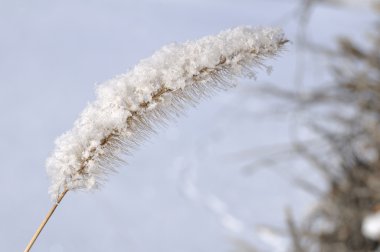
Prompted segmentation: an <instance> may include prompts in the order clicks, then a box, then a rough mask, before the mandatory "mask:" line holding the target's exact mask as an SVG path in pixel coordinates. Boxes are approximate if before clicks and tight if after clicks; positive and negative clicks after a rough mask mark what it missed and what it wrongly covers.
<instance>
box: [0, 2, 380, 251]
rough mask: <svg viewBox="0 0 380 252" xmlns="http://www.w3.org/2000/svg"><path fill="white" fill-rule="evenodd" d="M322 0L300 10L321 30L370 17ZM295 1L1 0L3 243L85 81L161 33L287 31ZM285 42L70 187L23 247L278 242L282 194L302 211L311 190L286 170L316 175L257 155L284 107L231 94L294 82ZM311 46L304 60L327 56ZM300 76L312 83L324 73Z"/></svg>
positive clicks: (31, 212)
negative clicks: (225, 87) (82, 188)
mask: <svg viewBox="0 0 380 252" xmlns="http://www.w3.org/2000/svg"><path fill="white" fill-rule="evenodd" d="M323 2H334V4H323V5H320V6H318V7H317V8H314V9H313V13H312V15H311V19H310V22H309V24H308V26H309V28H308V30H309V31H311V34H310V35H311V36H312V37H313V39H315V40H317V41H318V42H321V43H325V44H331V43H333V41H335V38H336V36H337V35H347V36H350V37H357V38H358V39H359V38H360V37H361V36H362V35H363V34H362V32H364V31H365V30H366V28H368V27H369V26H370V25H371V24H372V23H371V22H372V21H373V19H374V14H373V13H372V12H370V11H369V10H368V8H367V7H366V4H367V3H368V2H369V1H348V2H351V3H350V4H349V5H348V6H345V7H344V8H336V6H337V5H336V4H339V2H343V1H323ZM359 2H360V4H357V3H359ZM299 6H300V1H291V0H288V1H286V0H270V1H269V0H266V1H264V0H235V1H227V0H224V1H217V0H207V1H200V0H196V1H194V0H192V1H190V0H186V1H174V0H158V1H153V0H151V1H148V0H141V1H125V0H124V1H123V0H110V1H100V0H94V1H85V0H75V1H74V0H67V1H42V0H36V1H20V0H14V1H10V0H8V1H7V0H0V34H1V35H0V36H1V37H0V38H1V39H0V113H1V115H2V118H1V124H0V134H1V139H2V141H1V142H0V157H1V158H0V169H1V175H0V200H1V203H0V251H21V250H22V249H24V247H25V246H26V244H27V242H28V241H29V239H30V238H31V236H32V234H33V232H34V231H35V229H36V228H37V226H38V225H39V223H40V221H41V220H42V218H43V216H44V215H45V214H46V212H47V210H48V209H49V207H50V205H51V202H50V200H49V196H48V194H47V188H48V185H49V181H48V179H47V176H46V174H45V165H44V162H45V159H46V158H47V157H48V155H49V154H50V152H51V151H52V149H53V143H54V139H55V138H56V137H57V136H59V135H60V134H61V133H63V132H64V131H66V130H68V129H70V128H71V126H72V123H73V122H74V120H75V119H76V117H77V116H78V115H79V113H80V112H81V111H82V109H83V108H84V106H85V105H86V104H87V103H88V102H89V101H91V100H93V99H94V84H97V83H98V84H99V83H101V82H102V81H105V80H107V79H109V78H112V77H113V76H115V75H117V74H119V73H123V72H126V71H127V70H128V69H129V68H131V67H132V66H133V65H135V64H136V63H137V62H138V61H139V60H140V59H142V58H146V57H149V56H150V55H151V54H152V53H153V52H154V51H155V50H157V49H159V48H160V47H161V46H163V45H165V44H168V43H171V42H175V41H176V42H181V41H185V40H188V39H196V38H199V37H201V36H204V35H209V34H215V33H218V32H219V31H221V30H223V29H226V28H230V27H234V26H238V25H253V26H257V25H260V26H266V25H274V26H281V27H283V28H284V30H285V33H286V34H287V37H288V38H289V39H290V40H291V41H293V42H294V41H296V36H297V32H298V31H299V30H298V29H299V22H298V21H299V16H298V15H299V12H297V10H299ZM295 47H296V46H295V44H294V43H293V44H290V45H288V51H287V52H284V53H283V54H282V55H281V57H280V58H278V60H276V62H269V64H270V65H272V66H273V67H274V71H273V73H272V74H271V75H270V76H267V75H266V73H265V71H264V72H263V73H259V74H258V76H257V77H258V78H257V81H255V80H242V81H241V85H239V86H238V87H237V88H235V89H233V90H230V92H226V93H221V94H219V95H217V96H216V97H213V99H210V100H208V101H204V102H202V103H201V104H200V105H199V106H198V107H197V108H196V109H189V110H188V113H187V117H182V118H180V119H179V120H178V121H177V122H173V123H171V125H170V126H169V127H168V128H167V129H165V130H161V131H160V132H159V134H158V135H156V136H154V137H153V138H151V140H150V141H149V142H147V143H144V144H143V145H142V146H141V147H140V149H139V150H138V151H136V152H135V154H134V156H133V157H129V158H128V163H129V165H128V166H125V167H121V168H120V169H119V171H120V172H119V173H118V174H117V175H114V176H112V177H110V179H109V181H108V183H107V184H106V185H105V186H104V188H103V189H102V190H101V191H98V192H95V193H90V194H88V193H83V192H77V193H69V194H68V195H67V197H66V198H65V199H64V200H63V202H62V205H61V206H60V207H59V209H58V210H57V212H56V213H55V215H54V216H53V218H52V220H51V221H50V222H49V223H48V225H47V227H46V229H45V230H44V231H43V233H42V234H41V236H40V238H39V240H38V241H37V242H36V244H35V247H34V249H33V251H48V252H63V251H82V252H85V251H91V252H101V251H134V252H142V251H165V252H168V251H176V252H193V251H197V252H203V251H204V252H206V251H231V250H233V249H234V247H235V242H236V241H238V240H244V241H245V242H247V243H252V244H254V245H255V246H257V247H259V248H261V249H262V250H263V251H285V247H286V245H287V243H288V240H287V239H286V236H285V235H284V236H281V235H280V236H273V235H272V234H271V232H269V231H268V230H269V229H267V228H266V226H271V227H275V228H277V229H278V230H283V229H285V226H286V223H285V215H284V209H285V208H286V207H289V208H291V209H292V210H293V214H294V216H296V218H297V219H302V217H303V216H304V215H306V214H307V213H308V211H309V209H310V207H312V205H313V202H314V199H313V198H312V197H311V196H310V195H309V194H307V193H305V192H304V191H303V190H300V189H299V188H298V187H296V186H295V185H294V179H295V178H297V177H303V178H309V179H311V180H318V178H317V177H316V174H313V173H312V172H311V171H310V169H306V168H305V166H304V165H303V164H300V163H299V162H294V163H292V162H290V161H288V162H284V163H283V164H277V165H276V166H275V167H273V165H272V164H270V163H269V162H268V163H262V164H261V165H257V164H255V162H254V160H255V158H256V157H258V156H262V155H266V156H268V157H273V158H275V155H276V151H277V150H278V148H279V146H280V147H281V146H284V145H286V144H287V143H289V141H291V139H289V129H290V128H291V124H292V123H291V120H290V119H291V116H290V115H286V114H285V116H283V117H271V116H270V114H266V112H265V111H267V110H268V104H266V102H265V99H256V98H257V97H255V96H254V95H251V96H250V99H248V100H247V99H242V98H241V96H242V95H244V96H247V92H246V91H247V89H246V87H247V86H250V85H256V84H258V83H264V82H267V81H269V80H270V82H273V83H276V84H277V85H279V86H284V87H289V88H298V87H297V86H295V84H294V83H295V81H294V72H295V70H296V68H297V67H298V65H297V62H299V61H297V57H298V54H297V53H296V52H295ZM313 60H314V67H315V66H316V67H320V68H323V67H324V66H325V65H326V62H324V61H323V60H322V59H319V58H313ZM305 78H309V81H308V84H310V85H313V83H316V82H317V81H318V80H320V79H321V78H323V77H321V76H318V75H317V74H315V75H310V76H306V77H305ZM263 115H264V116H263ZM266 115H268V116H266ZM269 159H270V158H269ZM247 170H249V174H247V172H246V171H247ZM321 183H322V182H321ZM279 232H280V233H281V231H279Z"/></svg>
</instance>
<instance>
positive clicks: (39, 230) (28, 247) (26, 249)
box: [24, 189, 69, 252]
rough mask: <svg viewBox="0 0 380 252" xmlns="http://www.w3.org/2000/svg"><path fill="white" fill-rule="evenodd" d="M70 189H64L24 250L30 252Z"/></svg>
mask: <svg viewBox="0 0 380 252" xmlns="http://www.w3.org/2000/svg"><path fill="white" fill-rule="evenodd" d="M68 191H69V190H68V189H66V190H65V191H63V192H62V193H61V194H60V195H59V197H58V199H57V202H56V203H55V204H54V205H53V206H52V208H51V209H50V211H49V212H48V214H47V215H46V217H45V219H44V220H43V221H42V222H41V224H40V226H39V227H38V229H37V231H36V232H35V233H34V235H33V237H32V239H31V240H30V242H29V244H28V246H26V248H25V250H24V252H29V251H30V249H31V248H32V246H33V244H34V242H35V241H36V240H37V238H38V236H39V235H40V233H41V231H42V230H43V229H44V227H45V225H46V223H47V222H48V221H49V219H50V217H51V216H52V215H53V213H54V211H55V209H56V208H57V207H58V205H59V203H60V202H61V201H62V199H63V197H65V195H66V193H67V192H68Z"/></svg>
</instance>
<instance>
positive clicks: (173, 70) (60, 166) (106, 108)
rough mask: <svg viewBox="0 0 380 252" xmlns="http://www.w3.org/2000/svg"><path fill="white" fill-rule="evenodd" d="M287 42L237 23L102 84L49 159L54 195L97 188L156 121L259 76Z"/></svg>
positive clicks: (173, 46) (171, 49) (164, 50)
mask: <svg viewBox="0 0 380 252" xmlns="http://www.w3.org/2000/svg"><path fill="white" fill-rule="evenodd" d="M286 42H287V40H286V39H285V38H284V35H283V33H282V31H281V30H279V29H273V28H251V27H238V28H235V29H230V30H226V31H224V32H221V33H220V34H219V35H216V36H208V37H204V38H201V39H199V40H196V41H189V42H185V43H183V44H171V45H168V46H165V47H163V48H162V49H161V50H159V51H157V52H156V53H155V54H154V55H153V56H152V57H151V58H148V59H145V60H142V61H141V62H140V63H139V64H138V65H136V66H135V67H134V68H133V69H132V70H131V71H130V72H128V73H126V74H122V75H119V76H117V77H115V78H114V79H111V80H109V81H107V82H106V83H104V84H102V85H99V86H98V87H97V90H96V91H97V99H96V100H95V101H94V102H92V103H90V104H89V105H88V106H87V107H86V108H85V110H84V111H83V112H82V114H81V115H80V117H79V119H78V120H77V121H76V122H75V124H74V127H73V128H72V129H71V130H70V131H68V132H66V133H65V134H63V135H62V136H60V137H59V138H58V139H57V140H56V142H55V144H56V146H55V150H54V152H53V154H52V155H51V157H50V158H49V159H48V160H47V172H48V175H49V177H50V178H51V186H50V190H49V191H50V194H51V196H52V197H53V199H54V198H56V197H57V196H58V195H59V193H60V192H62V191H64V190H67V189H68V190H77V189H87V190H91V189H94V188H97V187H98V186H99V185H101V184H102V182H103V181H104V180H105V179H106V177H107V174H109V173H110V172H113V171H114V167H115V166H116V163H118V162H119V161H121V160H120V155H121V154H123V153H130V151H131V150H132V149H133V148H134V147H135V146H136V145H137V144H138V143H139V142H140V141H141V140H142V139H144V138H146V137H147V136H148V135H149V133H151V132H153V131H154V128H156V126H157V125H160V124H162V123H165V122H167V120H168V119H170V118H172V117H176V116H177V115H178V112H181V111H182V110H183V108H184V107H185V106H186V105H189V104H190V105H194V104H196V102H197V101H199V100H200V99H202V98H203V97H205V96H208V95H209V94H211V93H213V92H214V91H218V90H221V89H225V88H228V87H231V86H233V82H234V78H235V77H241V76H248V77H252V76H254V72H253V71H252V67H260V66H264V65H263V62H262V61H263V60H264V59H266V58H267V57H272V56H275V55H276V54H277V53H278V52H279V50H280V49H281V48H282V47H283V45H284V44H285V43H286Z"/></svg>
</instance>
